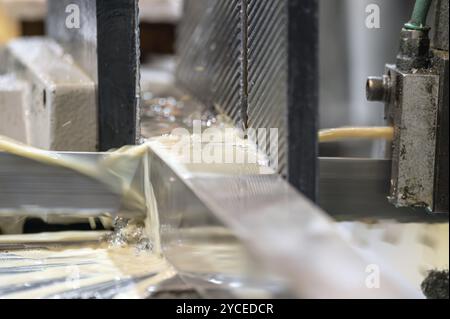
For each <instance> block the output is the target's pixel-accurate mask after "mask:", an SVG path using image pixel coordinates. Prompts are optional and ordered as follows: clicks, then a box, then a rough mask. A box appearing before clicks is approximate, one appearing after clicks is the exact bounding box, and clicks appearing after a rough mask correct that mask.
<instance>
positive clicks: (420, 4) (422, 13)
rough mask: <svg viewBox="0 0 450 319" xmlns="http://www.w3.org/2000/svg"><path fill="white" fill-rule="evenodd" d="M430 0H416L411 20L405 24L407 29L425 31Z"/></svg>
mask: <svg viewBox="0 0 450 319" xmlns="http://www.w3.org/2000/svg"><path fill="white" fill-rule="evenodd" d="M431 2H432V0H416V4H415V6H414V11H413V14H412V17H411V20H410V21H409V22H408V23H406V24H405V29H407V30H419V31H427V30H428V29H429V27H427V25H426V24H427V17H428V12H429V11H430V6H431Z"/></svg>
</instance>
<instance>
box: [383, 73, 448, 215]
mask: <svg viewBox="0 0 450 319" xmlns="http://www.w3.org/2000/svg"><path fill="white" fill-rule="evenodd" d="M387 74H389V75H390V79H391V83H392V88H393V93H392V94H391V101H390V103H389V112H390V115H391V119H390V120H391V123H392V124H393V125H394V127H395V134H394V141H393V150H392V182H391V183H392V185H391V186H392V187H391V198H390V199H391V201H392V203H393V204H394V205H396V206H397V207H411V206H413V207H414V206H416V207H425V208H428V209H430V210H433V207H434V180H435V161H436V139H437V130H436V128H437V114H438V100H439V76H438V75H436V74H432V73H430V72H427V71H425V72H420V71H419V72H417V73H415V74H411V73H405V72H402V71H400V70H398V69H397V68H396V67H394V66H388V67H387Z"/></svg>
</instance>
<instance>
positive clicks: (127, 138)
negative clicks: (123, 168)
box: [97, 0, 139, 151]
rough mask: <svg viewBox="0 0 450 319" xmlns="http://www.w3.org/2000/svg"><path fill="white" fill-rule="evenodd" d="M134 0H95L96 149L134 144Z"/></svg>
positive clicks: (136, 43)
mask: <svg viewBox="0 0 450 319" xmlns="http://www.w3.org/2000/svg"><path fill="white" fill-rule="evenodd" d="M138 14H139V8H138V0H97V54H98V78H99V82H98V105H99V130H100V131H99V141H100V143H99V144H100V145H99V147H100V150H101V151H106V150H109V149H111V148H117V147H121V146H123V145H129V144H135V143H136V141H137V137H138V136H137V134H138V122H139V121H138V119H139V115H138V109H139V107H138V103H139V17H138Z"/></svg>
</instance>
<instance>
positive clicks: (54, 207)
mask: <svg viewBox="0 0 450 319" xmlns="http://www.w3.org/2000/svg"><path fill="white" fill-rule="evenodd" d="M71 156H79V157H80V159H81V160H82V161H92V162H95V161H97V160H98V159H99V158H100V156H102V155H101V154H97V153H80V154H78V155H76V154H72V155H71ZM119 208H120V197H119V196H118V195H117V194H116V193H114V192H112V191H111V190H110V189H108V187H107V186H105V185H104V184H102V183H101V182H99V181H96V180H94V179H92V178H89V177H86V176H83V175H82V174H80V173H78V172H76V171H73V170H70V169H67V168H63V167H57V166H49V165H45V164H42V163H39V162H36V161H33V160H30V159H25V158H21V157H17V156H14V155H10V154H6V153H1V152H0V216H9V217H18V216H20V217H26V216H27V217H41V218H42V217H44V218H45V217H46V216H60V217H63V216H78V217H80V216H84V217H95V216H102V215H105V214H106V213H115V212H117V211H118V210H119Z"/></svg>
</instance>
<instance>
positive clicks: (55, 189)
mask: <svg viewBox="0 0 450 319" xmlns="http://www.w3.org/2000/svg"><path fill="white" fill-rule="evenodd" d="M63 154H70V156H75V157H79V158H80V160H82V161H89V162H93V163H95V162H96V161H98V160H99V159H101V158H102V156H104V154H101V153H78V154H75V153H63ZM58 156H59V155H58ZM158 163H159V164H158ZM319 163H320V164H319V166H320V178H319V186H320V189H321V195H320V197H319V200H318V203H319V206H320V207H321V208H322V209H324V210H325V211H326V212H327V213H329V214H330V215H331V216H332V217H333V218H335V219H337V220H341V221H343V220H363V219H367V218H370V219H373V220H377V219H388V220H396V221H398V222H430V223H432V222H434V221H439V220H442V219H439V218H438V216H434V217H433V218H431V217H432V216H430V215H429V213H428V212H427V211H426V210H425V209H420V208H395V207H394V206H393V205H390V204H389V203H388V202H387V194H388V193H389V188H390V177H391V166H392V163H391V161H390V160H370V159H348V158H321V159H320V161H319ZM152 165H155V167H156V166H157V168H156V169H154V170H152V173H151V174H154V175H157V176H155V178H156V177H157V178H158V179H163V178H164V176H165V175H164V174H168V176H173V174H172V173H171V170H170V169H169V167H168V166H167V165H166V164H165V163H164V162H162V161H156V162H155V163H153V164H152ZM248 173H251V170H248ZM158 176H159V177H158ZM141 183H142V181H141ZM166 183H167V180H166V181H165V182H164V183H163V184H162V185H166ZM38 185H40V186H38ZM162 189H164V187H163V188H162ZM184 190H185V191H187V190H186V188H184ZM160 191H161V192H162V190H160V189H159V188H155V192H156V193H158V194H159V192H160ZM180 192H181V191H180ZM120 197H121V196H120V194H118V193H117V192H114V191H112V190H111V189H109V188H108V187H107V186H106V185H104V184H103V183H101V182H100V181H96V180H94V179H92V178H90V177H87V176H84V175H82V174H80V173H78V172H76V171H73V170H70V169H65V168H61V167H55V166H48V165H44V164H41V163H39V162H36V161H32V160H29V159H23V158H18V157H16V156H14V155H9V154H5V153H0V215H5V216H24V215H26V216H33V217H42V215H43V214H44V215H46V216H58V215H61V216H64V215H77V216H79V215H84V216H89V217H96V216H102V215H104V214H105V213H110V214H112V215H114V214H117V213H121V214H124V215H127V214H128V213H129V212H127V211H125V212H123V211H121V209H123V207H122V206H121V198H120ZM161 197H162V198H165V197H164V196H163V193H162V194H161ZM167 205H173V204H167ZM183 205H184V206H177V207H174V206H170V207H166V206H165V204H164V203H161V204H160V208H161V209H163V208H164V209H166V210H167V211H170V210H172V209H175V210H177V211H180V212H182V211H184V210H185V209H188V208H189V207H191V206H190V205H185V204H183ZM196 205H198V204H196ZM188 210H190V209H188ZM195 210H196V208H195V207H192V211H195ZM161 218H164V217H163V216H162V217H161Z"/></svg>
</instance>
